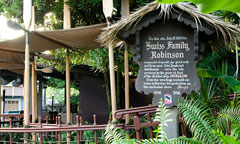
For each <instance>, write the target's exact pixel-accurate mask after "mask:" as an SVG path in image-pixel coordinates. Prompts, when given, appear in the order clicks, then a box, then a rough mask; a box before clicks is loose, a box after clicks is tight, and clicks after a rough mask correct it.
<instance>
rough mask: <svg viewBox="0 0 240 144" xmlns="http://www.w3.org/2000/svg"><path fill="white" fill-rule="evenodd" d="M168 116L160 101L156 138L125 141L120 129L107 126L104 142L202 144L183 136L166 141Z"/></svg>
mask: <svg viewBox="0 0 240 144" xmlns="http://www.w3.org/2000/svg"><path fill="white" fill-rule="evenodd" d="M169 115H170V113H168V110H167V109H166V107H165V106H164V104H163V101H162V99H161V100H160V102H159V106H158V109H157V112H156V117H155V119H154V121H157V122H160V124H159V126H158V128H157V130H155V132H157V136H156V138H154V139H143V140H141V141H137V140H136V139H126V137H125V133H124V131H123V130H122V129H119V128H115V127H114V125H108V126H107V127H106V131H105V134H104V135H105V142H106V143H108V144H109V143H110V144H122V143H124V144H133V143H136V142H137V143H140V144H178V143H184V144H188V143H189V144H193V143H194V144H198V143H202V142H201V141H197V140H196V139H195V138H186V137H184V136H181V137H179V138H174V139H168V138H167V136H166V133H165V126H166V125H167V122H169V121H171V120H170V119H167V117H168V116H169Z"/></svg>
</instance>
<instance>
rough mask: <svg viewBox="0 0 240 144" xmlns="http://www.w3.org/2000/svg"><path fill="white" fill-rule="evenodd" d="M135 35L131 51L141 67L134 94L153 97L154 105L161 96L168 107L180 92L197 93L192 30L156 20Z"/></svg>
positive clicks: (196, 58)
mask: <svg viewBox="0 0 240 144" xmlns="http://www.w3.org/2000/svg"><path fill="white" fill-rule="evenodd" d="M135 35H136V40H135V45H134V47H133V48H132V49H131V50H132V51H133V53H134V54H136V56H135V61H136V62H137V63H138V64H139V67H140V72H139V75H138V78H137V82H136V89H137V91H139V92H143V93H145V94H150V93H152V94H154V98H153V104H155V105H158V102H159V99H160V98H161V97H162V98H163V100H164V103H165V104H166V105H167V106H173V105H177V99H178V97H179V96H181V95H182V94H183V93H186V94H189V93H191V91H193V90H195V91H197V90H199V88H200V81H199V78H198V76H197V72H196V64H197V62H198V34H197V33H195V30H194V29H193V28H192V27H190V26H186V25H184V24H183V23H179V22H176V21H175V20H168V21H166V22H163V21H160V20H159V21H157V22H155V23H154V24H151V25H149V26H148V27H147V28H143V29H142V30H141V31H140V32H137V33H136V34H135Z"/></svg>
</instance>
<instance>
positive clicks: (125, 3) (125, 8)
mask: <svg viewBox="0 0 240 144" xmlns="http://www.w3.org/2000/svg"><path fill="white" fill-rule="evenodd" d="M129 12H130V10H129V0H122V1H121V14H122V15H121V19H124V18H126V17H127V16H129ZM124 78H125V109H129V107H130V100H129V99H130V98H129V64H128V48H127V44H125V50H124ZM129 122H130V118H129V115H126V120H125V124H129ZM126 137H127V138H128V139H129V138H130V135H129V131H126Z"/></svg>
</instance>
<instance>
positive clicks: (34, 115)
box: [30, 5, 38, 144]
mask: <svg viewBox="0 0 240 144" xmlns="http://www.w3.org/2000/svg"><path fill="white" fill-rule="evenodd" d="M30 30H31V31H33V30H35V8H34V5H33V6H32V21H31V26H30ZM35 64H36V57H35V56H33V62H32V123H35V121H36V120H37V118H38V113H37V107H38V101H37V77H36V71H35V66H36V65H35ZM32 140H33V144H35V143H36V142H35V141H36V133H32Z"/></svg>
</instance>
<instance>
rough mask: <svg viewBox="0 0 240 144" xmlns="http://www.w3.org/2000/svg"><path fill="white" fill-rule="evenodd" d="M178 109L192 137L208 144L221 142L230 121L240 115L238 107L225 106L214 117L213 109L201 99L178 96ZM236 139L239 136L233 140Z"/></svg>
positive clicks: (229, 125) (235, 119)
mask: <svg viewBox="0 0 240 144" xmlns="http://www.w3.org/2000/svg"><path fill="white" fill-rule="evenodd" d="M178 109H179V111H180V113H181V114H182V117H183V121H184V123H185V124H186V126H187V127H189V129H190V131H191V132H192V134H193V138H196V139H197V140H199V141H202V142H204V143H209V144H211V143H222V138H221V136H223V135H222V134H225V135H227V130H228V128H229V127H231V123H232V122H234V121H237V120H238V119H239V116H240V113H239V112H240V109H239V108H235V107H226V108H223V109H221V110H220V112H219V115H218V117H217V118H215V117H214V115H213V109H210V108H209V107H208V106H207V105H206V104H205V103H204V101H203V100H202V99H198V100H194V99H190V100H188V99H186V98H180V99H179V103H178ZM217 130H218V131H217ZM216 131H217V133H216ZM238 139H239V137H235V140H238Z"/></svg>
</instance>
